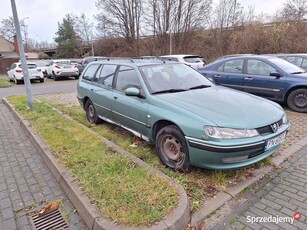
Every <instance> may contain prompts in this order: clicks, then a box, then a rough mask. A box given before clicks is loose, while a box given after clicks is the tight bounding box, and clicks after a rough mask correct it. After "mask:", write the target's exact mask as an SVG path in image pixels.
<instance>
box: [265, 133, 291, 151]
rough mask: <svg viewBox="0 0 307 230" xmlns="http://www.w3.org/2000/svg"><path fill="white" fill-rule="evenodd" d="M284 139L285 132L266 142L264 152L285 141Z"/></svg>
mask: <svg viewBox="0 0 307 230" xmlns="http://www.w3.org/2000/svg"><path fill="white" fill-rule="evenodd" d="M285 138H286V132H284V133H282V134H280V135H279V136H277V137H274V138H272V139H269V140H267V141H266V145H265V150H268V149H270V148H272V147H274V146H276V145H279V144H281V143H283V142H284V141H285Z"/></svg>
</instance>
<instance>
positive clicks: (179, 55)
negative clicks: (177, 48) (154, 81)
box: [161, 54, 200, 57]
mask: <svg viewBox="0 0 307 230" xmlns="http://www.w3.org/2000/svg"><path fill="white" fill-rule="evenodd" d="M186 56H193V57H200V56H199V55H196V54H169V55H163V56H161V57H186Z"/></svg>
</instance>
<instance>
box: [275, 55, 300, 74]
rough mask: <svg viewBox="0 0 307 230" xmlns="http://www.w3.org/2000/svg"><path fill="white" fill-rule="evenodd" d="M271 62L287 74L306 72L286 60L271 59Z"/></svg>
mask: <svg viewBox="0 0 307 230" xmlns="http://www.w3.org/2000/svg"><path fill="white" fill-rule="evenodd" d="M269 60H270V61H271V62H272V63H274V64H275V65H277V66H278V67H279V68H281V69H282V70H284V71H285V72H287V73H304V72H305V70H303V69H302V68H300V67H298V66H296V65H294V64H292V63H290V62H288V61H285V60H284V59H280V58H271V59H269Z"/></svg>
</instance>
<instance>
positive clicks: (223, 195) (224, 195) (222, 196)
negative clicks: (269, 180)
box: [191, 137, 307, 227]
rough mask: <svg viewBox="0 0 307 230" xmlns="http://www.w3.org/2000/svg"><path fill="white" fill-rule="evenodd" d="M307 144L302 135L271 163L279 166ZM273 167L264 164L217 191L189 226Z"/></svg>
mask: <svg viewBox="0 0 307 230" xmlns="http://www.w3.org/2000/svg"><path fill="white" fill-rule="evenodd" d="M305 145H307V137H304V138H303V139H301V140H300V141H298V142H296V143H294V144H293V145H292V146H290V147H289V148H287V149H286V150H284V151H283V152H282V153H281V154H280V155H278V156H274V157H273V158H272V164H273V165H274V166H275V167H280V165H281V164H282V163H283V162H284V161H285V160H287V159H288V158H289V157H291V156H292V155H293V154H294V153H295V152H297V151H299V150H300V149H301V148H303V147H304V146H305ZM273 169H274V167H273V166H266V167H264V168H261V169H255V170H254V172H253V173H254V175H255V176H254V177H252V178H251V179H249V180H248V181H244V182H241V183H239V184H237V185H236V186H234V187H232V188H229V189H226V191H224V192H219V193H218V194H217V195H216V196H215V197H214V198H212V199H210V200H208V201H206V202H204V203H203V204H202V207H201V208H200V209H199V210H198V211H197V212H195V213H194V214H193V215H192V218H191V226H192V227H194V226H196V225H197V224H198V223H199V222H201V221H203V220H204V219H205V218H206V217H207V216H209V215H210V214H211V213H213V212H214V211H216V210H217V209H219V208H220V207H222V206H223V205H224V204H225V203H226V202H228V201H230V200H231V199H232V198H233V197H235V196H236V195H238V194H239V193H241V192H242V191H243V190H244V188H246V187H249V186H250V185H251V184H253V183H255V182H257V181H258V180H260V179H261V178H262V177H263V176H265V175H266V174H268V173H269V172H271V171H272V170H273Z"/></svg>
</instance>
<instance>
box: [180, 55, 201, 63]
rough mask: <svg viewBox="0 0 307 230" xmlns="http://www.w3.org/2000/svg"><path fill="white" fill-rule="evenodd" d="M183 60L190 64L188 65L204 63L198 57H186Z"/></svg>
mask: <svg viewBox="0 0 307 230" xmlns="http://www.w3.org/2000/svg"><path fill="white" fill-rule="evenodd" d="M183 59H184V60H185V61H186V62H188V63H199V62H202V60H201V59H200V57H198V56H186V57H184V58H183Z"/></svg>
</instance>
